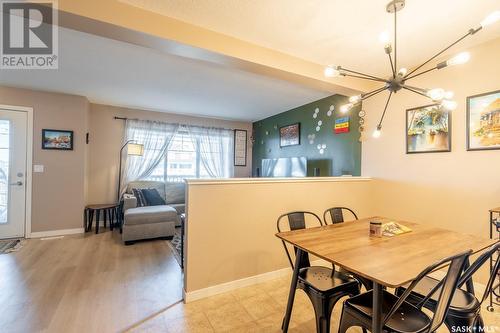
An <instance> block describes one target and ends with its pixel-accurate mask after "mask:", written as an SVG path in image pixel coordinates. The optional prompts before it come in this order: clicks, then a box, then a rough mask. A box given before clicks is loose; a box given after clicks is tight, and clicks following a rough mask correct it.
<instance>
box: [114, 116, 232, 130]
mask: <svg viewBox="0 0 500 333" xmlns="http://www.w3.org/2000/svg"><path fill="white" fill-rule="evenodd" d="M115 120H143V119H137V118H127V117H118V116H115ZM149 121H154V120H149ZM177 124H178V125H180V126H198V127H204V128H218V129H225V130H231V131H234V130H235V128H224V127H214V126H212V127H210V126H200V125H188V124H180V123H177Z"/></svg>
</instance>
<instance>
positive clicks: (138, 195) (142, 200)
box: [132, 188, 147, 207]
mask: <svg viewBox="0 0 500 333" xmlns="http://www.w3.org/2000/svg"><path fill="white" fill-rule="evenodd" d="M132 194H133V195H134V197H135V198H136V199H137V207H143V206H147V203H146V198H145V197H144V195H143V194H142V190H141V189H138V188H133V189H132Z"/></svg>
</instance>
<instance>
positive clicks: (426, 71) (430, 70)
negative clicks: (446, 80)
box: [405, 66, 438, 81]
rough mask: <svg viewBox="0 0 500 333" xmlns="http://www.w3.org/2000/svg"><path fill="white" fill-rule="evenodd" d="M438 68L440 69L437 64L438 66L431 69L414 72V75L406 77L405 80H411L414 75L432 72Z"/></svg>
mask: <svg viewBox="0 0 500 333" xmlns="http://www.w3.org/2000/svg"><path fill="white" fill-rule="evenodd" d="M436 69H438V68H437V66H436V67H432V68H430V69H428V70H425V71H423V72H420V73H417V74H414V75H412V76H410V77H407V78H405V81H408V80H410V79H413V78H414V77H417V76H420V75H422V74H425V73H429V72H432V71H433V70H436Z"/></svg>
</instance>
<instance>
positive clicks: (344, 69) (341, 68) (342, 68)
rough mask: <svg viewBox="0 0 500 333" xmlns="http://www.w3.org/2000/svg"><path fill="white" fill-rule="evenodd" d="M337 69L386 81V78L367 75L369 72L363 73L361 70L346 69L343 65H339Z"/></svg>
mask: <svg viewBox="0 0 500 333" xmlns="http://www.w3.org/2000/svg"><path fill="white" fill-rule="evenodd" d="M339 70H340V71H344V72H348V73H353V74H358V75H363V76H366V77H371V78H372V79H377V80H381V81H383V82H388V81H387V80H385V79H382V78H381V77H377V76H373V75H369V74H364V73H361V72H356V71H353V70H350V69H347V68H344V67H340V66H339Z"/></svg>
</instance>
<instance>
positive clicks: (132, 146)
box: [127, 143, 144, 156]
mask: <svg viewBox="0 0 500 333" xmlns="http://www.w3.org/2000/svg"><path fill="white" fill-rule="evenodd" d="M127 154H128V155H134V156H142V155H144V145H141V144H139V143H129V144H128V145H127Z"/></svg>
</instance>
